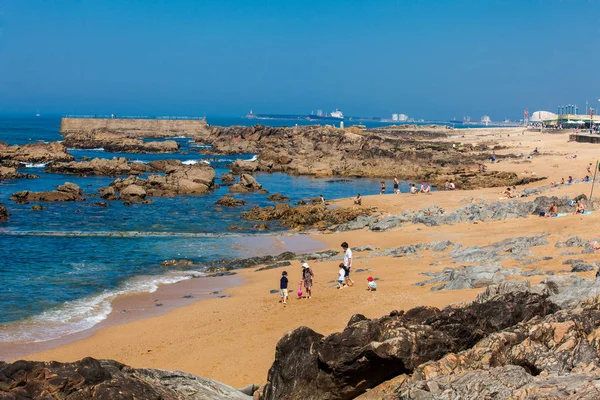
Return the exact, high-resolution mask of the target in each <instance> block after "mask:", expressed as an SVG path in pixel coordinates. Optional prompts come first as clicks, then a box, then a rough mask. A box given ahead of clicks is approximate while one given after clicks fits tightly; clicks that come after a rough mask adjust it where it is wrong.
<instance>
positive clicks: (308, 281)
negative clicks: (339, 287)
mask: <svg viewBox="0 0 600 400" xmlns="http://www.w3.org/2000/svg"><path fill="white" fill-rule="evenodd" d="M314 277H315V274H314V273H313V272H312V269H310V267H309V266H308V263H306V262H303V263H302V282H303V283H304V289H306V298H307V299H310V296H312V284H313V281H312V280H313V278H314Z"/></svg>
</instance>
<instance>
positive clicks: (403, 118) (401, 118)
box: [398, 114, 408, 122]
mask: <svg viewBox="0 0 600 400" xmlns="http://www.w3.org/2000/svg"><path fill="white" fill-rule="evenodd" d="M398 121H400V122H406V121H408V115H406V114H400V115H398Z"/></svg>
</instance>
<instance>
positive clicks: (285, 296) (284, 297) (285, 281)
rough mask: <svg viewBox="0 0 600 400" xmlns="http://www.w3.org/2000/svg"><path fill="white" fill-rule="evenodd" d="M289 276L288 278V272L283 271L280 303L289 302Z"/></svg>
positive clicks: (280, 281) (280, 282) (280, 285)
mask: <svg viewBox="0 0 600 400" xmlns="http://www.w3.org/2000/svg"><path fill="white" fill-rule="evenodd" d="M287 288H288V278H287V272H286V271H283V272H282V273H281V279H280V280H279V290H280V292H281V299H280V300H279V302H280V303H283V304H287V299H288V289H287Z"/></svg>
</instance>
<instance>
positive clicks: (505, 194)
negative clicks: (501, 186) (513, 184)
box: [503, 187, 514, 199]
mask: <svg viewBox="0 0 600 400" xmlns="http://www.w3.org/2000/svg"><path fill="white" fill-rule="evenodd" d="M503 195H504V196H505V197H507V198H509V199H512V198H513V197H514V196H513V194H512V193H511V191H510V188H509V187H507V188H506V190H505V191H504V193H503Z"/></svg>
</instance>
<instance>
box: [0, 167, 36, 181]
mask: <svg viewBox="0 0 600 400" xmlns="http://www.w3.org/2000/svg"><path fill="white" fill-rule="evenodd" d="M36 178H39V176H37V175H34V174H20V173H18V172H17V169H16V168H14V167H3V166H1V165H0V181H1V180H3V179H36Z"/></svg>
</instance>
